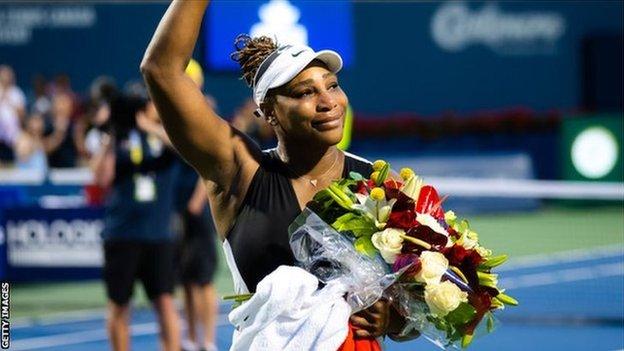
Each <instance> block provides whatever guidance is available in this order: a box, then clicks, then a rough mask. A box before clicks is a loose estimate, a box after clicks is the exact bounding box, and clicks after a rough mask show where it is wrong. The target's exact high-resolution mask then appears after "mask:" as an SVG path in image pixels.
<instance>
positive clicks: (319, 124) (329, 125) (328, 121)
mask: <svg viewBox="0 0 624 351" xmlns="http://www.w3.org/2000/svg"><path fill="white" fill-rule="evenodd" d="M341 125H342V119H341V118H340V116H338V117H332V118H325V119H323V120H320V121H312V127H313V128H314V129H317V130H320V131H326V130H332V129H335V128H339V127H340V126H341Z"/></svg>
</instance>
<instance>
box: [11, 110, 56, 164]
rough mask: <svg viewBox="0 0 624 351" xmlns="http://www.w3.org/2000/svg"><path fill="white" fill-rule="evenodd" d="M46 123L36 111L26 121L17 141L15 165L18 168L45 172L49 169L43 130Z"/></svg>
mask: <svg viewBox="0 0 624 351" xmlns="http://www.w3.org/2000/svg"><path fill="white" fill-rule="evenodd" d="M44 129H45V124H44V121H43V117H42V116H41V115H40V114H38V113H34V114H32V115H31V116H30V117H28V118H27V119H26V121H25V127H24V131H23V132H22V133H20V135H19V137H18V138H17V141H16V143H15V161H16V163H15V165H16V167H17V168H18V169H27V170H32V171H34V172H37V173H39V172H41V173H45V172H46V171H47V170H48V161H47V159H46V153H45V150H44V148H43V132H44Z"/></svg>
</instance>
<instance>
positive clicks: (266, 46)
mask: <svg viewBox="0 0 624 351" xmlns="http://www.w3.org/2000/svg"><path fill="white" fill-rule="evenodd" d="M234 50H235V51H234V52H233V53H232V54H231V55H230V57H231V58H232V60H234V61H236V62H238V64H239V65H240V68H241V70H242V71H243V73H242V77H241V78H242V79H244V80H245V82H246V83H247V85H248V86H250V87H251V86H252V85H253V79H254V76H255V75H256V71H257V70H258V67H259V66H260V64H261V63H262V61H264V59H266V58H267V57H268V56H269V55H271V53H272V52H274V51H275V50H277V43H276V42H275V40H273V39H271V38H269V37H267V36H261V37H256V38H252V37H250V36H249V35H248V34H240V35H238V36H237V37H236V39H235V40H234Z"/></svg>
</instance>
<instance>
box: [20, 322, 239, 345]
mask: <svg viewBox="0 0 624 351" xmlns="http://www.w3.org/2000/svg"><path fill="white" fill-rule="evenodd" d="M228 324H229V321H228V319H227V314H220V315H219V318H218V319H217V326H218V327H221V326H224V325H228ZM185 329H186V327H185V326H184V325H183V326H182V330H185ZM158 332H159V330H158V323H156V322H149V323H141V324H133V325H131V326H130V335H131V336H142V335H154V334H158ZM103 340H108V334H107V333H106V329H105V328H98V329H93V330H85V331H80V332H74V333H64V334H57V335H49V336H38V337H34V338H25V339H18V340H13V341H12V342H11V350H15V351H24V350H37V349H44V348H48V347H54V346H67V345H75V344H82V343H87V342H94V341H103Z"/></svg>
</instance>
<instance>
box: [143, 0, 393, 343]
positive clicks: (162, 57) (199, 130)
mask: <svg viewBox="0 0 624 351" xmlns="http://www.w3.org/2000/svg"><path fill="white" fill-rule="evenodd" d="M207 4H208V1H206V0H202V1H180V0H176V1H173V3H172V4H171V5H170V6H169V9H168V10H167V12H166V13H165V15H164V16H163V18H162V20H161V21H160V24H159V25H158V28H157V29H156V32H155V34H154V37H153V38H152V41H151V43H150V44H149V47H148V48H147V51H146V53H145V56H144V58H143V62H142V64H141V72H142V73H143V76H144V78H145V81H146V83H147V85H148V88H149V91H150V94H151V96H152V98H153V100H154V102H155V103H156V106H157V108H158V111H159V114H160V116H161V118H162V120H163V122H164V126H165V128H166V130H167V133H168V134H169V136H170V138H171V140H172V142H173V144H174V145H175V147H176V149H177V150H178V151H179V152H180V153H181V154H182V155H183V157H184V158H185V159H186V160H187V161H188V162H189V163H190V164H191V165H192V166H193V167H194V168H195V169H196V170H197V172H198V173H199V174H200V175H201V177H203V179H204V180H205V183H206V186H207V189H208V192H209V195H208V196H209V200H210V205H211V208H212V211H213V216H214V219H215V222H216V227H217V230H218V232H219V233H220V235H222V238H223V240H224V244H223V246H224V250H225V252H226V257H227V259H228V264H229V266H230V270H231V271H232V275H233V277H234V281H235V288H236V291H237V293H244V292H248V291H254V289H255V287H256V284H257V283H258V282H259V281H260V280H261V279H262V278H263V277H265V276H266V275H268V274H269V273H271V272H272V271H273V270H275V269H276V268H277V267H278V266H280V265H294V263H295V260H294V257H293V255H292V252H291V249H290V246H289V243H288V233H287V228H288V225H289V224H290V223H291V222H292V221H293V220H294V219H295V217H297V215H298V214H299V213H300V212H301V210H302V208H303V207H304V206H305V204H306V203H307V202H308V201H310V200H311V199H312V197H313V196H314V194H315V193H316V192H317V191H318V190H319V189H322V188H324V187H326V186H328V185H329V184H330V182H331V180H332V179H338V178H341V177H344V176H347V175H348V173H349V172H351V171H355V172H359V173H361V174H363V175H365V176H368V175H369V174H370V173H371V171H372V169H371V165H370V163H369V162H367V161H365V160H363V159H361V158H358V157H356V156H353V155H349V154H346V153H344V152H341V151H340V150H338V149H337V148H336V144H338V142H340V139H341V137H342V127H343V120H344V116H345V112H346V109H347V103H348V99H347V96H346V95H345V93H344V92H343V91H342V89H341V88H340V85H339V84H338V77H337V76H336V73H337V72H338V71H339V70H340V69H341V67H342V59H341V58H340V56H339V55H338V54H337V53H335V52H333V51H319V52H315V51H313V50H312V49H311V48H309V47H307V46H297V45H292V46H291V45H287V46H279V47H278V46H277V45H276V43H275V42H274V41H273V40H271V39H270V38H267V37H259V38H250V37H248V36H239V37H238V38H237V39H236V52H235V53H234V54H233V55H232V56H233V59H235V60H236V61H237V62H238V63H239V64H240V66H241V69H242V71H243V79H244V80H245V81H246V82H247V84H248V85H249V86H250V87H251V88H252V89H253V98H254V100H255V102H256V104H257V105H258V106H259V109H258V110H257V114H258V115H259V116H263V117H264V118H266V120H267V122H268V123H270V124H271V125H272V126H273V128H274V129H275V133H276V135H277V139H278V146H277V148H275V149H273V150H270V151H261V150H260V149H259V148H258V146H257V145H256V144H254V143H253V142H252V141H251V140H250V139H249V138H248V137H247V136H246V135H244V134H243V133H241V132H240V131H238V130H236V129H234V128H233V127H232V126H231V125H230V124H228V123H227V122H226V121H224V120H223V119H222V118H220V117H219V116H218V115H216V113H215V111H214V110H213V109H212V108H210V106H209V105H208V104H207V103H206V101H205V99H204V97H203V94H202V92H201V91H200V90H199V89H198V88H197V86H196V85H195V84H194V83H193V81H192V80H191V79H190V78H188V77H187V76H186V75H185V74H184V69H185V67H186V65H187V63H188V61H189V59H190V57H191V54H192V52H193V48H194V46H195V42H196V40H197V36H198V33H199V30H200V25H201V21H202V17H203V14H204V12H205V10H206V6H207ZM389 310H390V309H389V307H388V303H386V302H383V301H379V302H377V303H376V304H374V305H373V306H372V307H370V308H369V309H367V310H365V311H361V312H359V313H357V314H355V315H353V316H352V317H351V320H350V322H351V324H352V325H353V326H355V327H356V328H357V331H356V332H355V336H356V337H360V338H370V337H378V336H381V335H385V334H388V333H391V334H390V335H392V333H396V332H397V331H398V330H399V328H400V324H401V323H400V322H399V323H390V322H391V321H394V320H398V318H391V317H390V311H389ZM394 324H397V326H395V325H394Z"/></svg>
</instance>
